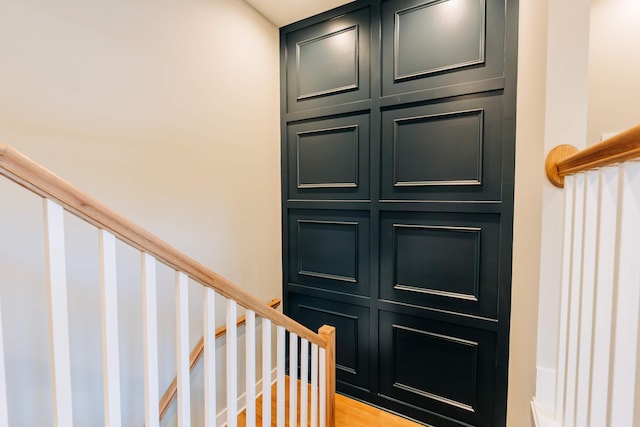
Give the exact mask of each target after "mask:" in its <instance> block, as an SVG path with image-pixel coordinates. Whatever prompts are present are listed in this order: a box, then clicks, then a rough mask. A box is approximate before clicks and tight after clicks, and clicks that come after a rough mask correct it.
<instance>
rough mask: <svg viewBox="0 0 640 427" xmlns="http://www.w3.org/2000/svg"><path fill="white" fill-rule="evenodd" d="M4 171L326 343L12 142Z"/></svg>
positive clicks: (1, 162) (2, 159)
mask: <svg viewBox="0 0 640 427" xmlns="http://www.w3.org/2000/svg"><path fill="white" fill-rule="evenodd" d="M0 175H4V176H6V177H7V178H9V179H10V180H12V181H14V182H15V183H17V184H19V185H21V186H23V187H25V188H26V189H28V190H31V191H32V192H34V193H36V194H38V195H40V196H42V197H45V198H48V199H51V200H54V201H56V202H57V203H59V204H60V205H62V206H63V207H64V208H65V209H66V210H67V211H69V212H71V213H73V214H74V215H77V216H78V217H80V218H82V219H84V220H85V221H87V222H89V223H90V224H93V225H94V226H96V227H98V228H101V229H105V230H108V231H110V232H111V233H113V234H114V235H116V236H117V237H118V238H119V239H120V240H122V241H124V242H126V243H128V244H129V245H131V246H133V247H134V248H136V249H138V250H140V251H143V252H146V253H148V254H150V255H153V256H154V257H155V258H156V259H157V260H159V261H161V262H163V263H164V264H166V265H168V266H169V267H171V268H173V269H175V270H177V271H182V272H183V273H185V274H187V275H188V276H189V277H191V278H192V279H193V280H195V281H197V282H199V283H200V284H202V285H203V286H207V287H209V288H212V289H214V290H215V291H216V292H218V293H219V294H220V295H222V296H224V297H226V298H229V299H231V300H234V301H236V302H237V303H238V304H240V305H241V306H243V307H244V308H246V309H249V310H252V311H254V312H255V313H256V314H257V315H259V316H261V317H266V318H268V319H270V320H271V321H272V322H273V323H275V324H276V325H279V326H282V327H284V328H285V329H287V330H289V331H291V332H293V333H295V334H297V335H298V336H300V337H301V338H305V339H306V340H308V341H310V342H312V343H314V344H317V345H318V346H320V347H323V348H325V347H326V341H325V339H324V338H322V337H321V336H320V335H318V334H316V333H314V332H313V331H311V330H310V329H308V328H306V327H305V326H303V325H301V324H300V323H298V322H296V321H295V320H293V319H291V318H289V317H287V316H285V315H284V314H282V313H280V312H279V311H276V310H274V309H273V308H271V307H269V306H267V305H265V304H264V303H263V302H262V301H260V300H259V299H258V298H256V297H255V296H253V295H251V294H250V293H248V292H247V291H245V290H244V289H242V288H240V287H239V286H237V285H235V284H233V283H232V282H231V281H229V280H227V279H225V278H224V277H222V276H221V275H219V274H217V273H215V272H213V271H211V270H210V269H208V268H206V267H205V266H204V265H202V264H200V263H199V262H197V261H196V260H194V259H192V258H190V257H188V256H187V255H185V254H183V253H182V252H180V251H179V250H177V249H176V248H174V247H173V246H171V245H169V244H168V243H166V242H164V241H163V240H161V239H159V238H158V237H156V236H155V235H153V234H152V233H150V232H148V231H147V230H145V229H144V228H142V227H140V226H139V225H137V224H135V223H133V222H132V221H130V220H128V219H127V218H125V217H123V216H122V215H120V214H118V213H117V212H115V211H113V210H111V209H109V208H108V207H106V206H105V205H103V204H102V203H100V202H99V201H98V200H96V199H94V198H93V197H91V196H89V195H88V194H86V193H84V192H83V191H81V190H79V189H78V188H77V187H75V186H74V185H72V184H70V183H68V182H67V181H65V180H63V179H62V178H60V177H59V176H57V175H56V174H54V173H53V172H51V171H49V170H48V169H46V168H44V167H43V166H41V165H39V164H38V163H36V162H34V161H33V160H31V159H29V158H28V157H27V156H25V155H24V154H22V153H20V152H19V151H17V150H16V149H14V148H13V147H10V146H8V145H0Z"/></svg>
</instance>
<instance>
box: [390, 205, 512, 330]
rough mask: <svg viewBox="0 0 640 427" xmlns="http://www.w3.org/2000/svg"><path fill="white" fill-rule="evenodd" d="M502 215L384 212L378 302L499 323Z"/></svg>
mask: <svg viewBox="0 0 640 427" xmlns="http://www.w3.org/2000/svg"><path fill="white" fill-rule="evenodd" d="M500 233H501V223H500V215H499V214H462V213H446V212H445V213H424V212H412V213H411V212H383V213H382V215H381V219H380V297H381V298H383V299H386V300H390V301H398V302H404V303H409V304H413V305H418V306H422V307H426V308H436V309H443V310H447V311H450V312H455V313H464V314H472V315H477V316H482V317H485V318H491V319H495V318H497V316H498V312H497V304H498V295H499V287H500V277H499V274H500V260H499V245H500Z"/></svg>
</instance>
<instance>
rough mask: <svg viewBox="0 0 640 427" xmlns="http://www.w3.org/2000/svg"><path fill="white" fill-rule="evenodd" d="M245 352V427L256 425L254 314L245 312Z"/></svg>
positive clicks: (248, 311)
mask: <svg viewBox="0 0 640 427" xmlns="http://www.w3.org/2000/svg"><path fill="white" fill-rule="evenodd" d="M245 352H246V390H245V396H246V411H245V416H246V425H248V426H255V425H256V313H255V312H253V311H251V310H247V314H246V327H245Z"/></svg>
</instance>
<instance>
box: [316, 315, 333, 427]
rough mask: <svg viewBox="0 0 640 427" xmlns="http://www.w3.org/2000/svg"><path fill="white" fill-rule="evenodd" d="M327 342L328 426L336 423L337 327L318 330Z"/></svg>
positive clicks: (331, 426)
mask: <svg viewBox="0 0 640 427" xmlns="http://www.w3.org/2000/svg"><path fill="white" fill-rule="evenodd" d="M318 334H319V335H320V336H321V337H322V338H324V340H325V342H326V343H327V345H326V347H325V351H326V354H327V357H326V361H325V364H326V373H327V385H326V389H325V390H326V399H327V400H326V402H327V427H335V425H336V328H334V327H333V326H328V325H324V326H323V327H321V328H320V330H319V331H318Z"/></svg>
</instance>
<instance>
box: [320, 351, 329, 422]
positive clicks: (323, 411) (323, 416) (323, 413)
mask: <svg viewBox="0 0 640 427" xmlns="http://www.w3.org/2000/svg"><path fill="white" fill-rule="evenodd" d="M319 362H320V363H319V364H320V405H319V406H320V407H319V408H318V409H319V411H320V427H326V425H327V351H326V350H325V349H324V348H321V349H320V361H319Z"/></svg>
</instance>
